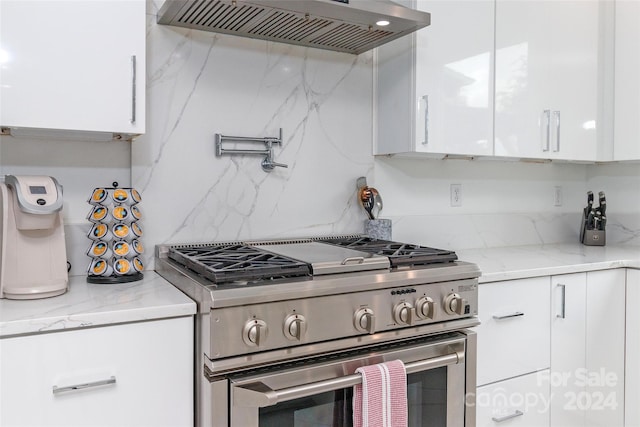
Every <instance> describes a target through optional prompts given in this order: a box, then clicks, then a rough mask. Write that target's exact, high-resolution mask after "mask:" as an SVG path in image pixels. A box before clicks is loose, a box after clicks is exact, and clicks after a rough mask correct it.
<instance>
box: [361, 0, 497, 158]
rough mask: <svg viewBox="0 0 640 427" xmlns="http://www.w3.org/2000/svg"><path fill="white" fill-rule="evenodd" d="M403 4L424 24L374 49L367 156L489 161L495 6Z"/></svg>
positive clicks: (480, 1)
mask: <svg viewBox="0 0 640 427" xmlns="http://www.w3.org/2000/svg"><path fill="white" fill-rule="evenodd" d="M404 3H408V5H409V6H410V7H414V8H417V9H420V10H423V11H426V12H430V13H431V18H432V19H431V25H430V26H428V27H426V28H424V29H422V30H420V31H418V32H417V33H415V34H413V35H410V36H407V37H403V38H402V39H399V40H396V41H394V42H392V43H389V44H387V45H384V46H381V47H379V48H378V49H377V68H376V71H377V79H376V80H377V119H378V120H377V126H378V132H377V144H376V148H375V149H374V154H390V153H425V154H429V153H435V154H441V155H444V154H458V155H485V156H487V155H492V154H493V16H494V2H493V1H487V0H468V1H450V0H437V1H424V0H418V1H413V2H404Z"/></svg>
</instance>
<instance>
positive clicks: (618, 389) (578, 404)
mask: <svg viewBox="0 0 640 427" xmlns="http://www.w3.org/2000/svg"><path fill="white" fill-rule="evenodd" d="M551 281H552V292H551V295H552V307H553V312H552V326H551V395H552V403H551V425H552V426H562V427H571V426H602V427H622V426H623V425H624V349H625V272H624V270H623V269H617V270H604V271H595V272H589V273H576V274H567V275H561V276H554V277H552V278H551Z"/></svg>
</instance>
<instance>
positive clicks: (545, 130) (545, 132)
mask: <svg viewBox="0 0 640 427" xmlns="http://www.w3.org/2000/svg"><path fill="white" fill-rule="evenodd" d="M542 119H543V121H544V123H543V125H542V138H541V140H542V151H549V138H550V136H551V110H544V111H543V112H542Z"/></svg>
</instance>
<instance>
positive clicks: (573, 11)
mask: <svg viewBox="0 0 640 427" xmlns="http://www.w3.org/2000/svg"><path fill="white" fill-rule="evenodd" d="M599 9H600V4H599V2H598V1H596V0H587V1H581V0H578V1H574V0H567V1H529V0H525V1H512V0H497V2H496V53H495V55H496V69H495V79H496V82H495V91H496V95H495V96H496V99H495V154H496V156H510V157H523V158H548V159H571V160H595V159H596V154H597V151H596V148H597V147H596V143H597V135H596V126H597V124H598V123H597V114H598V87H599V80H598V78H599V74H598V42H599V37H600V35H599V19H600V15H599Z"/></svg>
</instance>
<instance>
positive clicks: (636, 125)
mask: <svg viewBox="0 0 640 427" xmlns="http://www.w3.org/2000/svg"><path fill="white" fill-rule="evenodd" d="M615 4H616V12H615V16H616V18H615V110H614V111H615V112H614V143H613V159H614V160H638V159H640V141H639V136H640V79H639V78H638V76H639V75H640V2H639V1H637V0H616V2H615Z"/></svg>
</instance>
